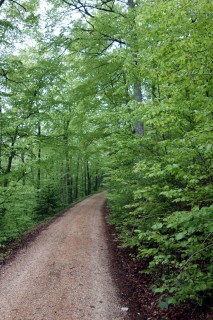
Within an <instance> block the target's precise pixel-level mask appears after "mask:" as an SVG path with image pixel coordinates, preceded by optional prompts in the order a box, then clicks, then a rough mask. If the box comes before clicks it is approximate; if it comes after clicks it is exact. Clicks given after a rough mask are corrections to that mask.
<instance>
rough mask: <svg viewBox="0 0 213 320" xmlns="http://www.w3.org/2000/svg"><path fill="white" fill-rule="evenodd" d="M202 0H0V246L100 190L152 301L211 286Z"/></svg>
mask: <svg viewBox="0 0 213 320" xmlns="http://www.w3.org/2000/svg"><path fill="white" fill-rule="evenodd" d="M211 35H212V2H211V0H201V1H194V0H191V1H188V0H172V1H171V0H166V1H165V0H158V1H157V0H153V1H150V0H128V1H124V0H123V1H122V0H120V1H119V0H114V1H111V0H108V1H106V0H105V1H103V0H102V1H101V0H97V1H90V0H67V1H65V0H55V1H53V0H52V1H51V0H47V1H35V0H33V1H32V0H26V1H23V0H19V1H14V0H0V37H1V38H0V171H1V176H0V246H1V247H4V246H6V245H7V244H8V242H9V241H10V240H12V239H14V238H16V237H18V236H19V235H20V234H22V233H23V232H24V231H25V230H28V229H30V228H33V227H34V226H35V225H36V224H37V223H38V222H40V221H42V220H44V219H46V218H47V217H50V216H52V215H54V214H55V213H57V212H59V211H60V210H62V209H64V208H66V207H68V206H69V205H70V204H71V203H72V202H73V201H75V200H77V199H80V198H82V197H84V196H86V195H89V194H91V193H92V192H94V191H97V190H98V189H99V187H100V185H102V186H103V187H104V188H105V189H107V190H108V206H109V208H110V212H111V214H110V218H109V219H110V222H111V223H113V224H115V226H116V228H117V230H118V232H119V237H120V240H121V241H122V245H123V246H124V247H130V248H134V249H135V250H136V252H137V258H138V259H144V260H146V261H147V263H148V268H147V270H145V271H143V272H147V273H150V274H153V277H154V278H155V285H154V286H153V290H154V291H155V292H159V293H161V300H160V304H161V306H162V307H163V306H165V307H166V306H168V305H169V304H173V303H180V302H182V301H185V300H188V299H190V300H194V301H196V303H198V304H202V303H205V299H206V298H208V297H209V295H210V294H211V292H212V269H213V267H212V245H213V242H212V234H213V223H212V221H213V218H212V208H213V206H212V199H213V195H212V193H213V192H212V190H213V188H212V150H213V149H212V144H211V142H212V114H213V113H212V112H213V109H212V65H211V61H212V54H211V53H212V42H211Z"/></svg>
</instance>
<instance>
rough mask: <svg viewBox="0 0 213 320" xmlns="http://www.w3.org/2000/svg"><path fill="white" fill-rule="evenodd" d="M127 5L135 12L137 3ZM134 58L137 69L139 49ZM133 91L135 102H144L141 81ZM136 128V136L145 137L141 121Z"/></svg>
mask: <svg viewBox="0 0 213 320" xmlns="http://www.w3.org/2000/svg"><path fill="white" fill-rule="evenodd" d="M127 4H128V7H129V8H130V9H131V10H135V2H134V0H128V1H127ZM132 26H133V29H134V27H135V17H133V21H132ZM133 40H134V41H137V35H136V34H134V31H133ZM132 57H133V60H134V64H135V68H137V65H138V52H137V49H136V52H134V53H133V55H132ZM135 73H137V70H136V72H135ZM133 91H134V94H133V98H134V100H135V101H137V102H142V100H143V94H142V87H141V81H140V80H138V79H135V81H134V83H133ZM134 127H135V133H136V134H138V135H139V136H143V135H144V125H143V123H142V121H141V120H138V121H136V122H135V124H134Z"/></svg>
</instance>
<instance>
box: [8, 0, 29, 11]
mask: <svg viewBox="0 0 213 320" xmlns="http://www.w3.org/2000/svg"><path fill="white" fill-rule="evenodd" d="M10 1H11V2H13V3H15V4H17V5H18V6H19V7H21V8H22V9H24V11H25V12H27V9H26V8H25V7H24V6H23V5H22V4H20V3H19V2H17V1H15V0H10Z"/></svg>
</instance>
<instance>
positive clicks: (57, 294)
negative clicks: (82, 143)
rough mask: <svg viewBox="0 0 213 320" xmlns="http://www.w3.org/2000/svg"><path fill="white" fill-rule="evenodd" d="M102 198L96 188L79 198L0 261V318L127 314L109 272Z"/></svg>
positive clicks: (112, 319) (84, 319) (99, 319)
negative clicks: (8, 259)
mask: <svg viewBox="0 0 213 320" xmlns="http://www.w3.org/2000/svg"><path fill="white" fill-rule="evenodd" d="M104 201H105V195H104V193H101V194H97V195H95V196H92V197H90V198H88V199H86V200H84V201H82V202H80V203H79V204H77V205H76V206H75V207H74V208H72V209H70V210H68V211H67V212H66V213H65V214H64V215H63V216H62V217H60V218H58V219H56V220H55V221H54V222H53V223H52V224H51V225H49V226H48V227H47V228H46V229H45V230H43V231H41V233H40V234H39V235H38V236H37V238H36V239H34V241H33V242H30V243H29V245H28V246H27V247H24V248H22V249H21V250H20V251H19V252H18V253H17V254H16V256H15V257H14V259H12V260H11V261H9V263H7V264H6V265H4V266H2V267H1V275H0V295H1V299H0V319H2V320H9V319H11V320H122V319H127V312H125V311H123V310H122V307H124V306H123V305H122V303H121V300H120V298H119V294H118V292H117V290H116V287H115V285H114V282H113V279H112V276H111V272H110V263H109V261H110V259H109V251H108V245H107V237H106V234H105V229H104V226H105V224H104V218H103V215H102V214H101V208H102V207H103V203H104Z"/></svg>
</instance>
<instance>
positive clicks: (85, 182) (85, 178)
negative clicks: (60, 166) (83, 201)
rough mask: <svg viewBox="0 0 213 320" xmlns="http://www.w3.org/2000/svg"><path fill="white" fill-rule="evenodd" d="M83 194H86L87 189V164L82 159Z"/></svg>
mask: <svg viewBox="0 0 213 320" xmlns="http://www.w3.org/2000/svg"><path fill="white" fill-rule="evenodd" d="M84 194H85V196H87V195H88V190H87V164H86V161H84Z"/></svg>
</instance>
